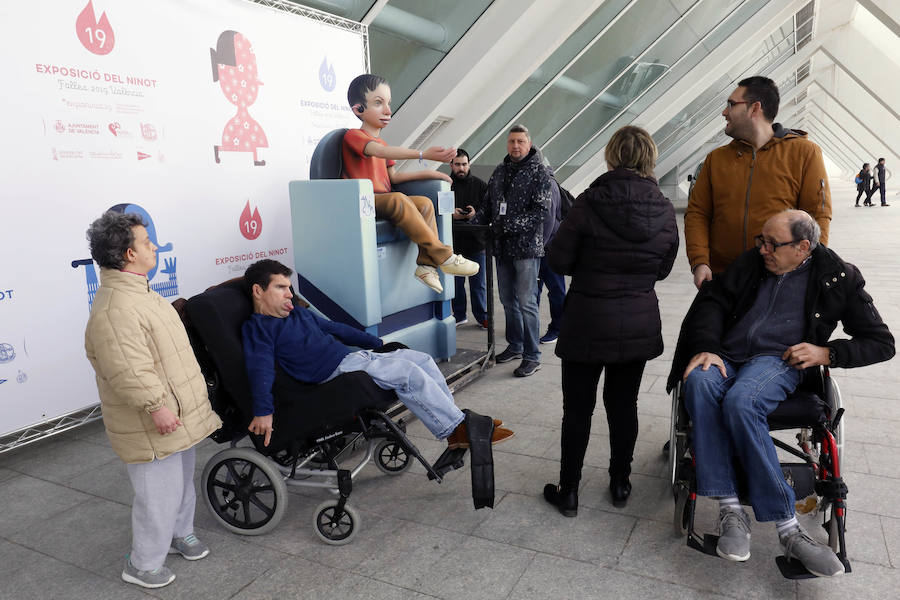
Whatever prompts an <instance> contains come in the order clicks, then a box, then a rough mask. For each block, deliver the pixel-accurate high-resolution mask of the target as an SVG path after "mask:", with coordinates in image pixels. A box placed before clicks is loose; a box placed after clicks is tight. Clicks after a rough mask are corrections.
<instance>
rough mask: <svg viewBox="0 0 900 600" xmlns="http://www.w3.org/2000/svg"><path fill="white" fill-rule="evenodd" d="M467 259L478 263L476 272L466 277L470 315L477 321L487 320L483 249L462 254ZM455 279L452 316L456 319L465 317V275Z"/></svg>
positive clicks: (460, 319) (459, 319)
mask: <svg viewBox="0 0 900 600" xmlns="http://www.w3.org/2000/svg"><path fill="white" fill-rule="evenodd" d="M463 256H465V257H466V258H468V259H469V260H474V261H475V262H477V263H478V267H479V268H478V272H477V273H475V274H474V275H472V276H470V277H468V280H469V292H470V294H471V295H472V315H474V317H475V320H476V321H478V322H479V323H484V322H485V321H486V320H487V291H486V290H485V287H484V250H482V251H481V252H476V253H474V254H464V255H463ZM454 279H456V295H455V296H454V297H453V301H452V302H451V306H453V316H454V317H455V318H456V320H457V321H462V320H463V319H465V318H466V277H454Z"/></svg>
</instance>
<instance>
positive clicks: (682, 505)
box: [672, 481, 691, 537]
mask: <svg viewBox="0 0 900 600" xmlns="http://www.w3.org/2000/svg"><path fill="white" fill-rule="evenodd" d="M673 491H674V493H675V516H674V519H673V520H672V524H673V525H674V526H675V529H674V531H675V535H677V536H679V537H684V536H686V535H687V534H688V530H689V529H690V525H691V514H690V512H691V507H690V503H689V502H688V498H689V496H690V490H689V489H688V486H687V485H685V484H684V482H681V481H679V482H678V483H676V484H675V486H674V487H673Z"/></svg>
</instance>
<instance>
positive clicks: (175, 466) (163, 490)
mask: <svg viewBox="0 0 900 600" xmlns="http://www.w3.org/2000/svg"><path fill="white" fill-rule="evenodd" d="M195 460H196V453H195V452H194V448H188V449H187V450H182V451H181V452H176V453H175V454H171V455H169V456H167V457H166V458H164V459H162V460H159V459H156V460H154V461H152V462H148V463H134V464H126V465H125V467H126V468H127V469H128V477H129V478H130V479H131V486H132V487H133V488H134V502H133V503H132V505H131V564H132V565H134V566H135V567H136V568H137V569H138V570H140V571H152V570H154V569H158V568H159V567H161V566H163V564H164V563H165V561H166V554H168V552H169V546H170V544H171V542H172V538H173V537H185V536H186V535H188V534H190V533H193V532H194V508H195V506H196V504H197V495H196V493H195V492H194V462H195Z"/></svg>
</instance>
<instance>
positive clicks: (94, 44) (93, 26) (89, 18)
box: [75, 0, 116, 55]
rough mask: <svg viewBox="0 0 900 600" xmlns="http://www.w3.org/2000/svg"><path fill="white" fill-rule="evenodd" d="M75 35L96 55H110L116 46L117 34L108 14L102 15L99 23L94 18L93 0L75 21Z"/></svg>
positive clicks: (89, 0)
mask: <svg viewBox="0 0 900 600" xmlns="http://www.w3.org/2000/svg"><path fill="white" fill-rule="evenodd" d="M75 33H76V34H77V35H78V39H79V41H81V45H82V46H84V47H85V48H87V49H88V50H89V51H91V52H93V53H94V54H100V55H103V54H109V53H110V52H112V49H113V47H114V46H115V45H116V34H115V33H113V30H112V26H110V24H109V19H107V18H106V12H104V13H102V14H101V15H100V20H99V21H98V20H97V19H96V17H95V16H94V5H93V2H92V0H88V3H87V6H85V7H84V10H82V11H81V14H79V15H78V18H77V19H76V20H75Z"/></svg>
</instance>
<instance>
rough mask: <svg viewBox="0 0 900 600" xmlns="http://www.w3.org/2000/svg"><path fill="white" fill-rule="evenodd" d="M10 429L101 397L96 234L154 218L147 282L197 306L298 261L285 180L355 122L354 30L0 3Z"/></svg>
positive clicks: (76, 4) (358, 68)
mask: <svg viewBox="0 0 900 600" xmlns="http://www.w3.org/2000/svg"><path fill="white" fill-rule="evenodd" d="M0 23H3V25H4V26H3V30H4V32H3V35H2V36H0V56H3V57H4V62H5V64H6V73H7V75H6V77H7V80H6V84H4V90H3V94H0V114H3V115H5V116H4V119H3V128H2V131H3V138H4V139H6V141H7V144H6V145H5V146H4V148H2V149H0V164H2V167H0V206H2V213H0V244H2V252H0V415H2V416H0V435H3V434H6V433H9V432H13V431H17V430H20V429H23V428H25V427H28V426H31V425H34V424H37V423H41V422H44V421H47V420H51V419H53V418H55V417H58V416H61V415H64V414H67V413H69V412H72V411H75V410H78V409H80V408H84V407H87V406H90V405H92V404H95V403H96V402H97V401H98V398H97V391H96V387H95V384H94V377H93V370H92V369H91V367H90V364H89V363H88V362H87V359H86V358H85V356H84V326H85V323H86V321H87V317H88V314H89V310H90V304H91V301H92V299H93V294H94V292H95V291H96V288H97V285H98V280H97V279H98V278H97V273H98V270H97V268H96V266H95V265H94V264H93V263H92V261H91V260H90V253H89V251H88V247H87V241H86V239H85V230H86V229H87V226H88V225H89V224H90V222H91V221H93V220H94V219H95V218H97V217H99V216H100V214H102V213H103V212H104V211H106V210H108V209H111V208H112V209H114V210H119V211H124V212H135V213H139V214H141V215H143V216H144V219H145V220H146V221H147V223H148V224H149V227H148V228H147V229H148V232H149V233H150V237H151V239H152V240H153V241H154V243H155V244H156V245H157V246H159V253H158V265H157V268H156V269H155V270H154V271H153V272H151V273H150V274H149V275H150V278H151V281H150V283H151V286H152V287H153V288H154V289H155V290H157V291H158V292H159V293H160V294H162V295H163V296H165V297H167V298H170V299H172V300H174V299H175V298H176V297H179V296H182V297H190V296H192V295H194V294H196V293H198V292H200V291H202V290H204V289H205V288H207V287H208V286H210V285H213V284H215V283H219V282H221V281H224V280H225V279H229V278H231V277H234V276H237V275H239V274H241V273H242V272H243V270H244V269H245V268H246V267H247V266H248V265H249V264H250V263H251V262H253V261H254V260H257V259H258V258H263V257H273V258H276V259H278V260H281V261H282V262H284V263H285V264H287V265H289V266H291V267H293V250H292V247H291V233H290V208H289V203H288V194H287V190H288V181H290V180H292V179H305V178H307V177H308V174H309V159H310V156H311V154H312V151H313V149H314V148H315V145H316V143H317V142H318V140H319V139H320V138H321V136H322V135H323V134H324V133H326V132H328V131H330V130H332V129H335V128H337V127H356V126H358V120H357V119H356V118H355V117H354V116H353V115H352V113H351V112H350V109H349V107H348V106H347V101H346V90H347V85H348V84H349V82H350V80H351V79H353V78H354V77H355V76H357V75H359V74H360V73H363V72H364V69H365V67H364V65H365V56H364V52H365V47H364V44H363V39H362V36H361V34H360V33H358V32H354V31H348V30H346V29H341V28H338V27H335V26H332V25H328V24H325V23H323V22H319V21H315V20H312V19H309V18H305V17H301V16H298V15H294V14H289V13H287V12H284V11H280V10H276V9H273V8H268V7H263V6H260V5H258V4H254V3H251V2H248V1H246V0H215V1H213V0H153V2H134V1H133V0H92V1H87V0H43V1H42V2H40V3H38V4H34V3H29V2H3V3H2V4H0Z"/></svg>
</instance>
